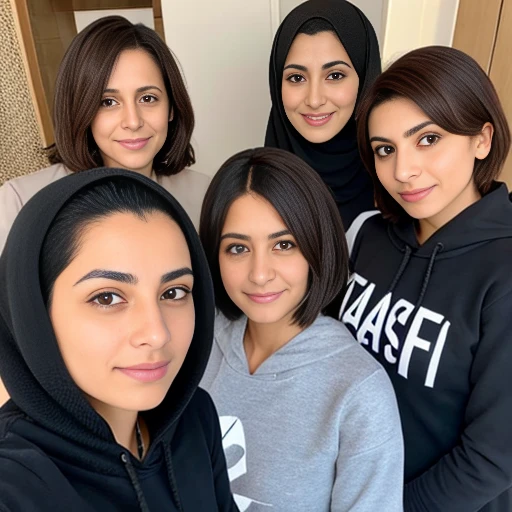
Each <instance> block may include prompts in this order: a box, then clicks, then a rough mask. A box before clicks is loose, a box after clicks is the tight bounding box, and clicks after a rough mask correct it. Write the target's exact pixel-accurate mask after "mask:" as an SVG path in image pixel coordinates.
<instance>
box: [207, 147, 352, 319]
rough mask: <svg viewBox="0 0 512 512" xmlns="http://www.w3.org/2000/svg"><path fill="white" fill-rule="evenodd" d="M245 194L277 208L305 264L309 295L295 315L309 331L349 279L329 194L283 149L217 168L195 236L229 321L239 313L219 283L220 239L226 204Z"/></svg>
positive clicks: (252, 153)
mask: <svg viewBox="0 0 512 512" xmlns="http://www.w3.org/2000/svg"><path fill="white" fill-rule="evenodd" d="M247 193H253V194H257V195H258V196H260V197H263V198H264V199H265V200H266V201H268V202H269V203H270V204H271V205H272V206H273V207H274V208H275V209H276V211H277V213H278V214H279V215H280V216H281V218H282V219H283V222H284V223H285V224H286V227H287V228H288V229H289V230H290V232H291V233H292V235H293V236H294V237H295V240H296V241H297V244H298V247H299V249H300V251H301V252H302V254H303V255H304V258H306V260H307V262H308V264H309V286H308V291H307V294H306V297H305V299H304V300H303V301H302V303H301V304H300V305H299V307H298V308H297V310H296V311H295V312H294V314H293V322H294V323H296V324H298V325H299V326H301V327H307V326H309V325H311V324H312V323H313V322H314V321H315V319H316V317H317V316H318V314H319V313H320V312H322V311H323V310H325V308H326V307H327V306H328V304H329V303H330V302H331V301H332V300H333V299H334V298H335V297H336V296H337V294H338V293H339V292H340V290H341V289H343V288H344V287H345V285H346V282H347V277H348V251H347V243H346V239H345V233H344V231H343V225H342V223H341V217H340V214H339V211H338V207H337V206H336V202H335V201H334V198H333V196H332V193H331V192H330V190H329V189H328V188H327V186H326V185H325V184H324V182H323V181H322V180H321V178H320V176H319V175H318V174H317V173H316V172H315V171H314V170H313V169H312V168H311V167H309V165H307V164H306V163H305V162H304V161H303V160H301V159H300V158H299V157H297V156H296V155H293V154H292V153H288V152H287V151H284V150H281V149H275V148H256V149H250V150H246V151H242V152H241V153H238V154H236V155H234V156H233V157H231V158H230V159H229V160H227V161H226V162H225V163H224V164H223V165H222V166H221V168H220V169H219V171H218V172H217V174H216V175H215V176H214V177H213V180H212V182H211V184H210V186H209V188H208V190H207V192H206V195H205V198H204V202H203V207H202V210H201V220H200V227H199V236H200V238H201V242H202V243H203V247H204V250H205V253H206V258H207V259H208V263H209V265H210V272H211V274H212V278H213V286H214V290H215V302H216V306H217V308H218V309H219V310H220V311H221V312H222V313H223V314H224V315H225V316H226V317H227V318H228V319H230V320H236V319H237V318H239V317H240V316H241V315H242V311H241V310H240V309H239V308H238V307H237V306H236V305H235V304H234V303H233V301H232V300H231V299H230V297H229V295H228V294H227V292H226V290H225V288H224V285H223V283H222V277H221V274H220V267H219V247H220V241H221V240H220V238H221V235H222V229H223V227H224V223H225V220H226V216H227V214H228V211H229V208H230V206H231V205H232V203H233V202H234V201H235V200H236V199H238V198H239V197H242V196H244V195H245V194H247Z"/></svg>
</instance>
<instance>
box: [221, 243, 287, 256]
mask: <svg viewBox="0 0 512 512" xmlns="http://www.w3.org/2000/svg"><path fill="white" fill-rule="evenodd" d="M279 244H288V247H287V248H286V249H278V251H282V252H285V251H289V250H290V249H293V248H294V247H297V244H295V243H294V242H292V241H291V240H279V242H276V244H275V245H274V247H273V249H275V248H276V246H277V245H279ZM235 247H243V248H244V249H247V247H246V246H245V245H243V244H231V245H228V246H227V247H226V253H227V254H230V255H231V256H240V255H241V254H246V253H247V252H249V251H248V250H244V251H243V252H232V249H234V248H235Z"/></svg>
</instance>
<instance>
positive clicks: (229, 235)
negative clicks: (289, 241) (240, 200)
mask: <svg viewBox="0 0 512 512" xmlns="http://www.w3.org/2000/svg"><path fill="white" fill-rule="evenodd" d="M285 235H291V232H290V230H289V229H283V230H282V231H277V232H276V233H271V234H270V235H268V239H269V240H274V238H279V237H281V236H285ZM225 238H234V239H235V240H244V241H246V242H250V241H251V237H250V236H247V235H242V234H241V233H225V234H223V235H222V236H221V237H220V239H221V240H224V239H225Z"/></svg>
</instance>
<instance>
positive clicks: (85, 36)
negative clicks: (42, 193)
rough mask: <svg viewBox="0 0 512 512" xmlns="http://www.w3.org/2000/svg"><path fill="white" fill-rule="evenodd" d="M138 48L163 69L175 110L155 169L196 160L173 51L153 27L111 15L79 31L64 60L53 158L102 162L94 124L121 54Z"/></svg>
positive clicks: (88, 164)
mask: <svg viewBox="0 0 512 512" xmlns="http://www.w3.org/2000/svg"><path fill="white" fill-rule="evenodd" d="M134 49H141V50H144V51H146V52H147V53H148V54H149V55H150V56H151V57H152V58H153V59H154V61H155V62H156V64H157V66H158V67H159V68H160V70H161V72H162V76H163V79H164V83H165V88H166V90H167V95H168V96H169V104H170V107H171V109H172V112H173V119H172V121H170V122H169V129H168V133H167V139H166V140H165V142H164V145H163V147H162V149H161V150H160V151H159V152H158V154H157V155H156V156H155V158H154V160H153V169H154V170H155V172H156V174H160V175H171V174H177V173H178V172H180V171H182V170H183V169H184V168H185V167H188V166H190V165H192V164H193V163H194V162H195V158H194V150H193V148H192V146H191V145H190V138H191V136H192V130H193V129H194V113H193V110H192V105H191V103H190V98H189V96H188V93H187V89H186V87H185V84H184V82H183V79H182V76H181V73H180V70H179V68H178V65H177V63H176V60H175V59H174V57H173V55H172V53H171V51H170V50H169V48H168V47H167V46H166V44H165V43H164V42H163V41H162V39H160V37H159V36H158V34H157V33H156V32H155V31H154V30H151V29H150V28H148V27H145V26H144V25H142V24H137V25H134V24H132V23H130V22H129V21H128V20H127V19H125V18H123V17H121V16H107V17H105V18H100V19H99V20H97V21H95V22H94V23H91V24H90V25H89V26H88V27H87V28H85V29H84V30H83V31H82V32H80V33H79V34H77V36H76V37H75V38H74V39H73V41H72V42H71V45H70V46H69V48H68V49H67V51H66V53H65V55H64V58H63V59H62V62H61V64H60V67H59V72H58V75H57V80H56V84H55V97H54V105H53V124H54V130H55V146H54V147H53V148H52V150H53V154H51V157H50V158H51V161H52V163H56V162H62V163H63V164H64V165H65V166H66V167H68V168H69V169H70V170H71V171H73V172H77V171H82V170H85V169H91V168H93V167H101V166H103V161H102V158H101V155H100V153H99V151H98V147H97V145H96V143H95V142H94V139H93V137H92V133H91V128H90V126H91V123H92V121H93V119H94V117H95V115H96V113H97V112H98V109H99V107H100V103H101V99H102V96H103V91H104V90H105V88H106V86H107V83H108V79H109V77H110V74H111V72H112V68H113V67H114V64H115V63H116V60H117V58H118V56H119V54H120V53H121V52H122V51H124V50H134Z"/></svg>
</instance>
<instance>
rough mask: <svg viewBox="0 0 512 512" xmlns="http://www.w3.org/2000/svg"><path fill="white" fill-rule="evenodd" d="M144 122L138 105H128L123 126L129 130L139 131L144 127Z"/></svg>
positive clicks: (125, 108) (125, 106)
mask: <svg viewBox="0 0 512 512" xmlns="http://www.w3.org/2000/svg"><path fill="white" fill-rule="evenodd" d="M143 124H144V121H143V119H142V116H141V115H140V111H139V107H138V105H137V104H126V105H124V108H123V119H122V122H121V126H122V127H123V128H128V129H129V130H133V131H135V130H138V129H139V128H141V127H142V125H143Z"/></svg>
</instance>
